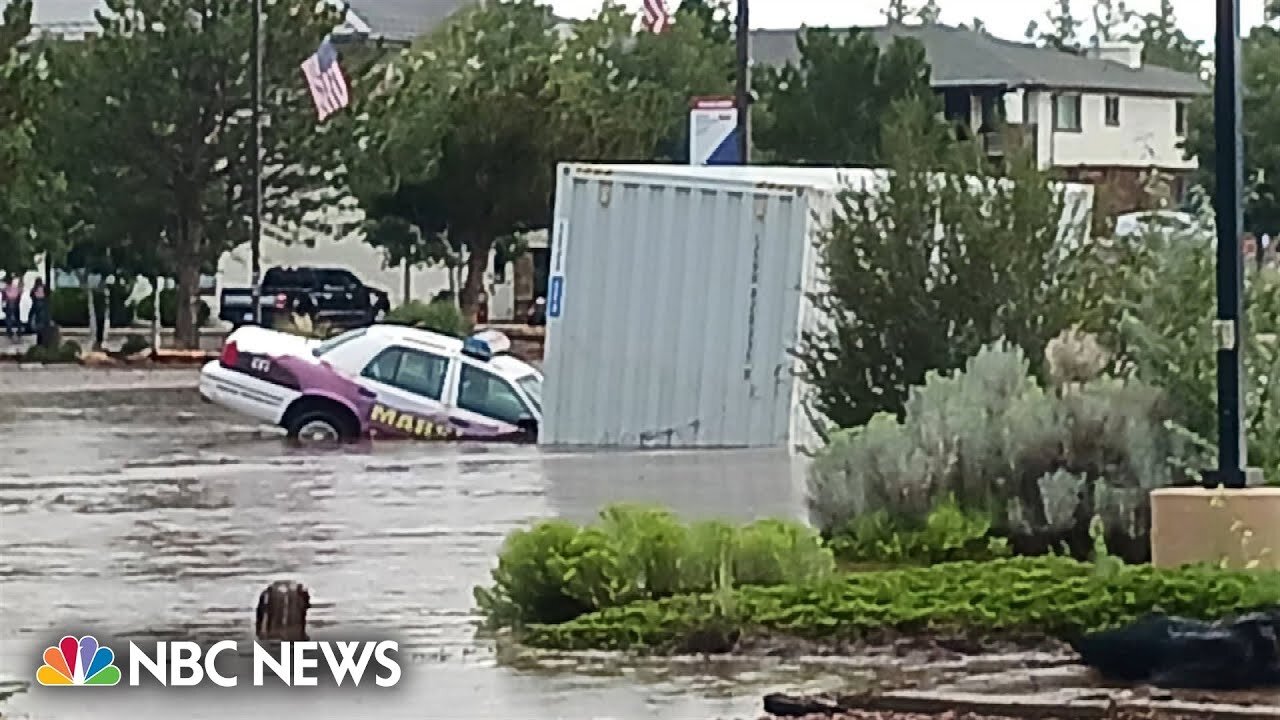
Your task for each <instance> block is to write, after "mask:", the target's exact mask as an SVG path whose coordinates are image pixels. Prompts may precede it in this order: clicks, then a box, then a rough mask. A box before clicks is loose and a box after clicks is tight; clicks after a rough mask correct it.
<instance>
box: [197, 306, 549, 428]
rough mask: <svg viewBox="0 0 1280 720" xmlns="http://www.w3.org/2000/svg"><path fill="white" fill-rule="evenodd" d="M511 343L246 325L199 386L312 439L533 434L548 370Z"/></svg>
mask: <svg viewBox="0 0 1280 720" xmlns="http://www.w3.org/2000/svg"><path fill="white" fill-rule="evenodd" d="M510 347H511V341H510V339H508V338H507V337H506V336H505V335H503V334H502V333H500V332H496V331H484V332H480V333H476V334H475V335H472V336H470V337H468V338H465V339H460V338H456V337H450V336H448V335H441V334H439V333H434V332H430V331H427V330H420V329H417V328H410V327H402V326H398V325H372V326H369V327H365V328H359V329H356V330H350V331H348V332H345V333H343V334H341V335H338V336H336V337H333V338H330V339H329V340H325V341H323V342H321V341H317V340H311V339H307V338H302V337H299V336H296V335H290V334H288V333H282V332H277V331H274V330H267V329H264V328H260V327H256V326H245V327H242V328H239V329H238V330H236V331H234V332H232V333H231V334H230V335H229V336H228V337H227V340H226V344H225V345H224V346H223V348H222V353H221V355H220V357H219V358H218V359H217V360H213V361H210V362H209V363H207V364H206V365H205V366H204V368H203V369H202V370H201V371H200V395H201V396H202V397H203V398H204V399H205V400H207V401H209V402H212V403H215V404H218V405H222V406H223V407H226V408H229V409H231V410H234V411H236V412H239V413H241V414H244V415H248V416H249V417H253V418H256V419H258V420H261V421H264V422H269V423H272V424H274V425H279V426H281V427H283V428H284V429H285V430H286V431H287V432H288V434H289V436H290V437H293V438H297V439H300V440H304V441H308V442H338V441H350V440H355V439H358V438H362V437H367V436H373V437H400V438H417V439H423V440H514V441H530V442H531V441H536V439H537V434H538V426H539V425H540V423H541V421H542V373H540V372H538V370H537V369H535V368H534V367H533V366H531V365H529V364H528V363H525V362H524V361H522V360H520V359H518V358H516V357H513V356H511V355H510V354H508V352H509V350H510Z"/></svg>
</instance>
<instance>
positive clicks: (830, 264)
mask: <svg viewBox="0 0 1280 720" xmlns="http://www.w3.org/2000/svg"><path fill="white" fill-rule="evenodd" d="M883 132H884V140H883V153H884V162H885V165H886V166H887V168H888V170H889V172H888V174H887V176H885V177H884V178H883V179H882V180H881V181H880V182H879V183H870V184H869V186H868V187H855V188H850V189H848V190H847V191H845V192H844V193H843V194H842V195H841V197H840V201H839V206H838V210H837V212H836V213H835V215H836V216H838V219H834V220H832V221H831V222H830V224H829V225H828V227H827V228H826V229H825V231H824V233H823V235H822V238H821V240H820V249H819V252H820V256H819V257H820V265H821V268H822V272H823V275H824V277H825V279H826V281H827V282H828V289H827V290H825V291H823V292H820V293H815V294H814V295H813V296H812V300H813V302H814V303H815V305H816V306H817V308H818V310H819V312H820V313H821V315H822V317H823V323H822V326H821V329H819V330H816V331H813V332H807V333H805V334H804V337H803V338H802V342H801V344H800V348H799V350H798V356H799V358H800V361H801V364H802V368H803V370H804V375H805V377H806V379H807V380H808V381H809V382H810V383H812V386H813V388H814V390H815V396H814V397H813V399H812V401H811V409H812V410H813V411H814V412H815V414H816V415H817V416H819V417H823V418H825V419H826V420H828V421H830V422H831V423H834V424H835V425H836V426H838V427H842V428H851V427H857V426H861V425H863V424H865V423H866V422H867V421H869V420H870V419H871V418H872V417H873V416H874V415H875V414H876V413H877V412H881V411H884V412H889V413H894V414H901V413H902V411H903V408H904V406H905V403H906V401H907V397H908V392H909V388H911V387H912V386H915V385H920V384H922V383H923V382H924V379H925V377H926V375H927V374H928V373H930V372H934V371H937V372H946V371H949V370H953V369H956V368H960V367H962V366H963V365H964V363H965V362H966V360H967V359H968V358H970V357H971V356H973V355H974V354H975V353H977V351H978V349H979V348H981V347H982V346H983V345H984V344H986V343H990V342H994V341H996V340H999V339H1001V338H1004V339H1007V340H1008V341H1009V342H1011V343H1012V344H1014V345H1015V346H1017V347H1020V348H1023V349H1024V350H1025V352H1026V353H1027V355H1028V357H1030V358H1032V359H1033V362H1039V358H1041V357H1042V351H1043V349H1044V347H1045V346H1046V344H1047V343H1048V341H1049V340H1050V339H1051V338H1053V337H1055V336H1056V335H1058V334H1059V333H1060V332H1061V331H1063V330H1064V329H1066V328H1067V327H1069V326H1070V323H1071V322H1072V320H1073V319H1074V308H1075V300H1074V297H1075V293H1074V289H1073V287H1072V286H1071V284H1070V278H1071V273H1069V272H1067V268H1068V267H1069V266H1070V265H1069V263H1068V262H1065V261H1064V247H1063V245H1062V244H1061V242H1060V235H1061V228H1060V226H1059V224H1060V222H1061V218H1062V217H1063V208H1064V199H1063V196H1062V194H1061V192H1060V190H1058V189H1057V188H1055V187H1054V186H1053V185H1052V184H1051V183H1050V180H1049V178H1048V177H1047V176H1046V175H1044V174H1042V173H1040V172H1039V171H1038V170H1037V169H1036V168H1035V165H1034V161H1033V159H1032V158H1030V157H1025V156H1023V157H1015V158H1010V159H1009V160H1008V161H1007V165H1006V167H1005V168H1003V169H1000V168H994V167H990V166H988V165H987V164H986V162H985V161H984V160H982V159H981V158H980V155H979V153H977V152H976V151H975V150H974V149H973V148H972V147H969V146H968V144H966V143H961V144H956V143H954V141H953V140H952V139H951V136H950V133H949V131H948V128H947V127H946V125H945V123H943V122H942V121H941V120H939V119H938V117H937V115H936V113H935V112H934V110H933V108H932V107H931V106H930V105H929V104H928V103H926V102H922V101H921V100H920V99H918V98H917V99H912V100H903V101H900V102H897V103H895V104H894V105H893V108H892V111H891V112H889V113H887V114H886V117H885V121H884V125H883Z"/></svg>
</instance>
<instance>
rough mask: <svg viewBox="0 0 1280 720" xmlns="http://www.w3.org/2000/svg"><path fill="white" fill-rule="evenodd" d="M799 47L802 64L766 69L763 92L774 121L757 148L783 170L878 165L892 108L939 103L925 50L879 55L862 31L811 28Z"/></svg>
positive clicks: (895, 49) (761, 132) (915, 46)
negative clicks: (913, 101) (918, 101)
mask: <svg viewBox="0 0 1280 720" xmlns="http://www.w3.org/2000/svg"><path fill="white" fill-rule="evenodd" d="M797 42H798V45H799V48H800V60H799V63H797V64H792V63H788V64H787V65H785V66H783V67H781V68H765V69H764V71H763V73H762V74H761V78H760V80H759V83H758V86H757V87H758V88H759V91H760V95H761V98H762V100H763V103H764V104H765V105H767V106H768V115H767V120H765V121H763V122H761V123H760V126H759V127H758V128H756V129H755V131H754V133H753V134H754V140H755V142H756V144H757V145H758V146H759V147H760V149H761V150H763V151H765V152H766V153H768V154H770V155H771V156H772V158H773V159H774V160H775V161H777V162H781V163H787V164H801V165H875V164H877V163H878V162H879V161H880V134H881V119H882V118H883V117H884V116H885V114H886V113H887V112H888V109H889V107H890V106H891V105H892V104H893V103H894V102H895V101H896V100H898V99H901V98H925V99H928V100H931V99H932V98H933V91H932V89H931V88H930V85H929V73H930V69H929V65H928V63H927V62H926V60H925V54H924V47H923V46H921V45H920V43H919V42H917V41H915V40H913V39H909V38H897V39H895V40H894V41H893V42H892V44H891V45H890V46H889V47H888V48H887V49H885V50H883V51H881V49H880V47H879V45H877V43H876V41H875V39H874V38H873V37H872V36H871V35H870V33H867V32H865V31H863V30H858V29H853V30H850V31H849V32H847V33H844V32H833V31H831V30H830V29H828V28H809V29H806V30H804V31H803V32H802V34H801V35H800V37H799V38H798V40H797Z"/></svg>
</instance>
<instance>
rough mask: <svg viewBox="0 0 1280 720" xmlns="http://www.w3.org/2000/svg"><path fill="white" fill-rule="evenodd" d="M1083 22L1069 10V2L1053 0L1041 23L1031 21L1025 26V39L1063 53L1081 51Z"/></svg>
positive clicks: (1068, 0)
mask: <svg viewBox="0 0 1280 720" xmlns="http://www.w3.org/2000/svg"><path fill="white" fill-rule="evenodd" d="M1082 27H1084V21H1083V20H1080V19H1078V18H1077V17H1076V15H1075V13H1074V12H1073V11H1072V9H1071V0H1054V4H1053V7H1051V8H1050V9H1049V11H1048V12H1047V13H1045V19H1044V21H1043V23H1041V22H1037V21H1034V20H1033V21H1032V22H1031V24H1030V25H1028V26H1027V33H1026V35H1027V39H1028V40H1034V41H1035V42H1036V43H1038V44H1040V45H1042V46H1044V47H1051V48H1054V49H1056V50H1061V51H1063V52H1071V53H1079V52H1080V51H1081V42H1080V29H1081V28H1082Z"/></svg>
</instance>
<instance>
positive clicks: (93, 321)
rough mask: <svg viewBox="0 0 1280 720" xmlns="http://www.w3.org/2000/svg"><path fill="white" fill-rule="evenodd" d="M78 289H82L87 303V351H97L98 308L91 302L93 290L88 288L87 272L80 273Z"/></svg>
mask: <svg viewBox="0 0 1280 720" xmlns="http://www.w3.org/2000/svg"><path fill="white" fill-rule="evenodd" d="M80 287H82V288H84V297H85V300H86V302H88V303H89V349H90V350H97V349H98V308H97V303H95V302H94V301H93V288H92V287H90V286H89V271H88V270H81V271H80Z"/></svg>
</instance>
